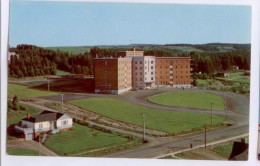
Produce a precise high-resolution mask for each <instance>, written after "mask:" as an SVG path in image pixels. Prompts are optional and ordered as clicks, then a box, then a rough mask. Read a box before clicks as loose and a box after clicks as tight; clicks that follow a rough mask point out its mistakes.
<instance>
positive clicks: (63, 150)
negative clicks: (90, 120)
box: [45, 123, 128, 155]
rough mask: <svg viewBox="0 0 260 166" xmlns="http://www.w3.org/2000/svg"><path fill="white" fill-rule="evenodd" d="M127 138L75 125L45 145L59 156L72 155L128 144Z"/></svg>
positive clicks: (52, 137) (54, 135)
mask: <svg viewBox="0 0 260 166" xmlns="http://www.w3.org/2000/svg"><path fill="white" fill-rule="evenodd" d="M127 141H128V139H127V138H124V137H121V136H118V135H115V134H111V133H105V132H101V131H98V130H94V129H91V128H89V127H86V126H82V125H79V124H76V123H74V124H73V130H70V131H64V132H60V133H58V134H53V135H50V137H49V138H48V140H47V141H46V142H45V145H46V146H47V147H48V148H50V149H51V150H53V151H55V152H56V153H58V154H59V155H72V154H76V153H80V152H84V151H86V150H91V149H95V148H104V147H107V146H112V145H117V144H122V143H126V142H127Z"/></svg>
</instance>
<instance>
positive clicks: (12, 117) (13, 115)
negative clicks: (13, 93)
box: [7, 104, 42, 125]
mask: <svg viewBox="0 0 260 166" xmlns="http://www.w3.org/2000/svg"><path fill="white" fill-rule="evenodd" d="M19 105H22V106H23V107H25V110H19V109H18V110H17V111H14V110H10V111H8V112H7V125H11V124H17V123H18V122H19V121H21V120H22V119H23V118H26V116H27V114H28V113H30V114H31V115H33V114H37V113H39V112H41V111H42V110H40V109H38V108H35V107H31V106H27V105H23V104H19Z"/></svg>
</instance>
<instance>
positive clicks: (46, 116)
mask: <svg viewBox="0 0 260 166" xmlns="http://www.w3.org/2000/svg"><path fill="white" fill-rule="evenodd" d="M63 115H64V114H62V113H59V112H52V111H47V110H45V111H43V112H41V113H40V114H37V115H32V116H30V117H29V118H24V119H22V120H24V121H28V122H32V123H38V122H45V121H55V120H57V119H59V118H60V117H62V116H63Z"/></svg>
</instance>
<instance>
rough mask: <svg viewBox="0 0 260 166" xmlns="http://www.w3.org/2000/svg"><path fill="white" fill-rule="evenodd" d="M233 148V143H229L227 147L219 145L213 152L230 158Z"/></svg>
mask: <svg viewBox="0 0 260 166" xmlns="http://www.w3.org/2000/svg"><path fill="white" fill-rule="evenodd" d="M232 148H233V143H229V144H226V145H219V146H216V147H214V148H213V149H212V150H213V151H214V152H216V153H218V154H220V155H222V156H224V157H226V158H229V156H230V154H231V152H232Z"/></svg>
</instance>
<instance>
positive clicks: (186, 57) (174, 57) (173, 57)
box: [156, 56, 190, 59]
mask: <svg viewBox="0 0 260 166" xmlns="http://www.w3.org/2000/svg"><path fill="white" fill-rule="evenodd" d="M156 59H190V57H189V56H185V57H178V56H172V57H169V56H167V57H156Z"/></svg>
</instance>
